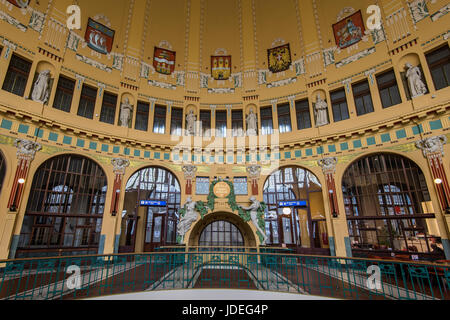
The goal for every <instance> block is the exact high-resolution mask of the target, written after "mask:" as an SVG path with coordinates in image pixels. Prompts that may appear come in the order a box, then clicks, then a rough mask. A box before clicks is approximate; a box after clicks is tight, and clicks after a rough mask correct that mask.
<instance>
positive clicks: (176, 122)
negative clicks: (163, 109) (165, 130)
mask: <svg viewBox="0 0 450 320" xmlns="http://www.w3.org/2000/svg"><path fill="white" fill-rule="evenodd" d="M170 134H172V135H175V136H181V135H182V134H183V109H181V108H172V111H171V115H170Z"/></svg>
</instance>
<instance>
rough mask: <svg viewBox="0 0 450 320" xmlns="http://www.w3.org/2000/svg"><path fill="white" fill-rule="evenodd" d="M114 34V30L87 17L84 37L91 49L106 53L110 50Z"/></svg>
mask: <svg viewBox="0 0 450 320" xmlns="http://www.w3.org/2000/svg"><path fill="white" fill-rule="evenodd" d="M114 34H115V31H114V30H112V29H110V28H108V27H106V26H104V25H103V24H101V23H98V22H96V21H94V20H92V19H91V18H89V20H88V25H87V29H86V34H85V36H84V39H85V40H86V43H87V45H88V46H89V48H91V49H92V50H95V51H97V52H100V53H103V54H108V53H110V52H111V50H112V45H113V41H114Z"/></svg>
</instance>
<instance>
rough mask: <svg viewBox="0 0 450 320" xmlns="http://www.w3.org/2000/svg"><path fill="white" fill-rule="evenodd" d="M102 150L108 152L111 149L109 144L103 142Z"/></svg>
mask: <svg viewBox="0 0 450 320" xmlns="http://www.w3.org/2000/svg"><path fill="white" fill-rule="evenodd" d="M102 151H103V152H108V151H109V146H108V145H107V144H102Z"/></svg>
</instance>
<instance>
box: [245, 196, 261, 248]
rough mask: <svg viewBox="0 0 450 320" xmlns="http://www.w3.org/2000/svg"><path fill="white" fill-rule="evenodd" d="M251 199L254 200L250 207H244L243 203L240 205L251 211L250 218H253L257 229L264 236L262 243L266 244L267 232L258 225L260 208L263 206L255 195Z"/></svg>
mask: <svg viewBox="0 0 450 320" xmlns="http://www.w3.org/2000/svg"><path fill="white" fill-rule="evenodd" d="M250 201H251V202H252V204H251V205H250V206H249V207H244V206H241V205H239V207H240V208H242V209H244V210H246V211H250V218H251V220H252V223H253V225H254V226H255V228H256V230H258V231H259V232H260V233H261V234H262V235H263V237H264V239H263V241H262V242H261V244H262V245H265V244H266V240H267V235H266V232H265V231H264V230H262V229H261V228H260V226H259V225H258V209H259V208H261V203H260V202H259V201H258V200H256V198H255V197H251V198H250Z"/></svg>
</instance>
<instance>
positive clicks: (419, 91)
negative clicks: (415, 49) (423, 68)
mask: <svg viewBox="0 0 450 320" xmlns="http://www.w3.org/2000/svg"><path fill="white" fill-rule="evenodd" d="M405 70H406V79H407V80H408V87H409V92H410V93H411V98H415V97H419V96H422V95H424V94H425V93H427V87H426V86H425V83H423V81H422V79H421V77H422V72H420V69H419V67H414V66H413V65H412V64H410V63H409V62H408V63H406V64H405Z"/></svg>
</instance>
